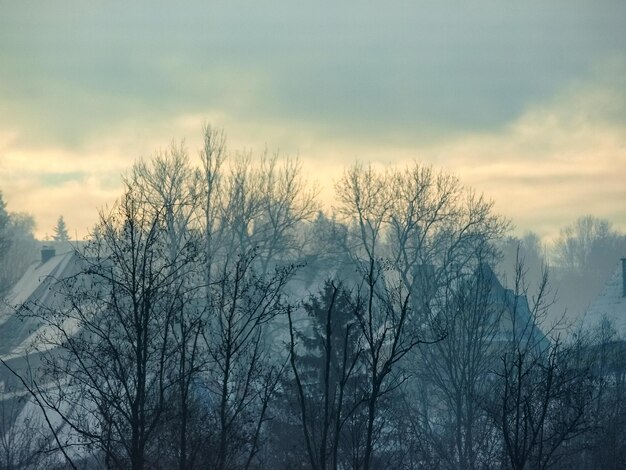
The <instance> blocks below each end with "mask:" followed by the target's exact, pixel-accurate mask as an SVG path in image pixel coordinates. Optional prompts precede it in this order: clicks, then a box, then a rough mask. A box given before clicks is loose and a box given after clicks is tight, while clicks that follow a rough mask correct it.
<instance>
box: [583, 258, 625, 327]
mask: <svg viewBox="0 0 626 470" xmlns="http://www.w3.org/2000/svg"><path fill="white" fill-rule="evenodd" d="M623 282H624V279H623V268H622V264H621V262H620V263H619V264H618V265H617V267H616V269H615V272H614V273H613V275H612V276H611V277H610V278H609V280H608V282H607V283H606V284H605V286H604V288H603V289H602V292H600V295H598V297H596V298H595V300H594V301H593V302H591V304H590V305H589V308H588V309H587V312H586V313H585V315H584V316H583V326H584V327H585V328H594V327H596V326H598V325H599V324H600V322H601V321H602V320H603V319H604V318H606V319H608V320H609V321H611V323H612V324H613V327H614V328H615V329H616V330H617V333H618V334H619V335H620V336H625V335H626V297H624V295H623V294H624V292H623Z"/></svg>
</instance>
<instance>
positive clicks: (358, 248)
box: [336, 164, 506, 469]
mask: <svg viewBox="0 0 626 470" xmlns="http://www.w3.org/2000/svg"><path fill="white" fill-rule="evenodd" d="M336 189H337V197H338V199H339V202H340V205H339V212H340V214H341V215H343V216H344V217H345V219H346V221H347V222H348V223H349V224H351V225H352V227H353V229H352V231H351V234H350V236H349V237H348V239H347V245H348V246H347V247H346V248H347V250H348V252H349V253H350V254H351V255H352V257H353V260H354V262H355V264H356V266H357V268H358V270H359V272H360V273H361V282H360V286H359V295H361V296H362V298H363V299H364V304H365V307H364V309H363V311H362V312H363V313H362V314H360V315H359V316H358V317H357V320H358V322H357V323H358V327H359V329H360V332H361V334H362V337H363V341H364V343H365V355H366V357H367V368H368V374H369V380H370V384H369V391H368V431H367V439H366V450H365V456H364V463H363V466H364V468H366V469H367V468H370V466H371V465H372V454H373V445H374V430H375V427H376V426H375V423H376V420H377V417H378V414H379V410H378V405H379V401H380V400H381V397H383V396H384V395H385V394H387V393H389V392H391V391H392V390H394V389H395V388H397V387H398V386H399V385H401V384H402V383H403V382H404V381H405V380H406V375H405V374H403V373H402V368H401V367H399V366H400V361H401V360H402V359H403V358H404V356H405V355H406V354H408V353H409V352H411V351H412V350H413V349H414V348H415V346H417V345H418V344H421V343H427V342H436V341H439V340H441V339H442V338H443V337H444V336H445V318H444V317H442V308H441V307H442V305H444V303H443V302H442V299H445V296H446V293H447V291H448V289H449V286H450V285H451V284H450V283H451V282H452V280H453V279H454V277H455V276H457V275H458V273H460V272H463V270H467V269H471V268H472V266H473V264H472V263H473V262H475V260H476V253H477V252H482V253H486V252H487V250H488V249H490V244H491V243H492V242H493V240H495V239H496V238H497V237H499V236H500V235H501V233H502V232H503V230H504V229H505V228H506V223H505V222H504V221H502V220H501V219H500V218H499V217H497V216H494V215H493V214H492V212H491V208H492V205H491V203H489V202H487V201H485V200H484V199H483V198H482V197H477V196H476V195H474V194H473V193H471V192H467V191H465V190H464V189H463V188H462V187H461V186H460V185H459V183H458V180H456V179H455V178H453V177H451V176H448V175H446V174H444V173H436V172H434V171H433V170H432V169H431V168H429V167H422V166H420V165H417V164H415V165H414V166H412V167H408V168H406V169H389V170H387V171H386V172H376V171H375V170H374V169H373V168H372V167H371V166H369V167H363V166H362V165H359V164H357V165H355V166H353V167H352V168H350V169H349V170H347V171H346V173H345V175H344V177H343V178H342V179H341V180H340V181H339V183H338V184H337V187H336Z"/></svg>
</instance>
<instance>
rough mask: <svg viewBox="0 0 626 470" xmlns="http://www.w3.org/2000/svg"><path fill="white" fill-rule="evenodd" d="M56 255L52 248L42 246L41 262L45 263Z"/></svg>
mask: <svg viewBox="0 0 626 470" xmlns="http://www.w3.org/2000/svg"><path fill="white" fill-rule="evenodd" d="M54 255H56V250H55V249H54V247H53V246H48V245H44V246H42V247H41V262H42V263H45V262H46V261H48V260H49V259H50V258H52V257H54Z"/></svg>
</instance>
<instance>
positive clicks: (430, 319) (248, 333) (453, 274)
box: [0, 127, 626, 470]
mask: <svg viewBox="0 0 626 470" xmlns="http://www.w3.org/2000/svg"><path fill="white" fill-rule="evenodd" d="M203 137H204V142H203V148H202V149H201V151H200V152H199V155H198V158H197V160H196V163H195V164H194V163H193V161H192V159H191V158H190V157H189V155H188V152H187V150H186V148H185V147H184V146H183V145H182V144H181V145H172V146H171V147H170V148H169V149H167V150H165V151H162V152H159V153H157V154H155V155H154V156H153V157H152V158H151V159H149V160H145V161H144V160H142V161H139V162H138V163H136V164H135V166H134V167H133V169H132V170H131V171H130V172H129V173H128V174H127V175H126V176H125V177H124V192H123V194H122V196H121V197H120V199H119V200H118V201H117V202H116V203H115V205H113V206H112V208H110V209H107V210H102V211H101V212H100V217H99V223H98V224H97V225H96V227H95V228H94V229H93V232H92V234H91V236H90V239H89V241H88V243H87V244H86V246H85V247H83V248H80V249H78V250H77V251H76V253H75V262H76V265H77V271H76V274H75V275H72V276H71V277H65V278H62V279H57V280H56V282H55V284H54V290H55V292H56V293H57V295H58V296H59V298H61V299H63V300H62V302H63V304H62V306H58V305H55V306H54V307H51V306H50V305H45V304H36V303H32V304H27V305H25V306H24V307H23V308H22V309H21V310H20V311H19V312H18V314H19V315H22V316H24V317H30V318H36V319H38V320H39V321H40V323H41V324H42V325H44V326H45V328H43V329H42V330H40V333H39V336H38V338H37V341H36V343H35V344H34V345H33V350H32V354H31V356H32V357H36V360H37V366H36V367H35V366H33V367H31V368H30V369H29V370H28V372H27V373H20V372H18V371H14V372H15V373H16V374H18V375H19V376H20V380H21V384H22V385H23V387H24V389H25V391H26V393H25V396H29V397H30V398H31V399H32V401H33V403H34V408H35V409H38V410H39V414H37V413H35V412H34V411H33V414H32V418H30V419H29V420H28V421H24V422H22V423H21V426H22V429H24V427H26V428H28V426H36V427H37V429H38V432H39V433H41V434H42V435H43V436H44V438H43V439H41V440H32V439H26V438H23V437H20V436H22V435H18V437H17V438H15V439H14V441H12V445H10V446H5V454H4V455H5V456H4V457H2V459H4V460H0V461H1V462H7V463H6V464H5V467H6V468H9V462H16V461H19V462H22V467H25V468H26V467H27V468H43V467H48V468H51V467H52V468H131V469H144V468H151V469H158V468H163V469H170V468H179V469H194V468H211V469H220V470H222V469H244V468H245V469H247V468H271V469H281V468H284V469H293V468H310V469H316V470H317V469H320V470H321V469H324V470H325V469H367V470H369V469H377V468H398V469H414V468H458V469H478V468H514V469H525V468H526V469H530V468H532V469H535V468H538V469H547V468H574V467H578V468H597V467H601V468H619V467H620V465H622V464H624V462H626V460H625V459H626V438H624V437H623V436H624V432H623V431H624V430H625V429H624V427H625V426H626V420H625V419H624V416H626V414H624V411H623V410H622V408H623V407H624V403H626V402H624V399H623V394H624V387H623V382H624V380H623V378H624V372H623V367H622V364H623V361H622V360H621V359H622V358H621V355H620V354H621V352H622V350H623V347H622V343H621V342H620V341H618V339H619V338H618V337H617V336H616V334H615V332H614V331H612V330H611V327H610V325H602V327H601V328H600V329H599V330H598V331H597V332H593V334H591V333H589V334H586V335H582V334H581V335H576V336H574V335H570V336H567V337H565V336H560V335H559V334H558V330H557V329H555V328H554V327H552V326H547V325H548V324H547V323H546V322H545V319H546V318H547V317H548V313H549V311H550V309H551V308H553V305H554V299H553V297H552V296H551V291H550V285H549V282H548V280H549V279H548V271H547V270H546V269H545V266H542V264H543V263H542V260H541V251H540V249H539V242H538V239H537V238H536V237H534V236H532V235H530V236H528V237H526V238H525V239H524V240H522V241H521V242H520V241H517V240H513V239H510V238H506V234H507V232H508V230H509V224H508V222H507V221H506V220H505V219H503V218H502V217H500V216H498V215H497V214H495V213H494V212H493V207H492V203H491V202H490V201H488V200H486V199H484V198H483V197H482V196H480V195H477V194H476V193H474V192H473V191H471V190H468V189H467V188H464V187H463V186H462V185H461V184H460V182H459V180H458V179H457V178H455V177H453V176H451V175H449V174H447V173H445V172H442V171H437V170H435V169H434V168H432V167H430V166H424V165H420V164H417V163H414V164H411V165H408V166H406V167H401V168H395V167H394V168H388V169H386V170H383V171H379V170H376V169H375V168H373V167H372V166H367V165H363V164H358V163H357V164H355V165H353V166H352V167H349V168H347V169H346V170H345V172H344V174H343V176H342V178H341V179H340V180H339V181H338V182H337V183H336V186H335V191H336V201H337V206H336V207H335V209H334V212H333V213H328V212H324V211H320V208H319V206H318V203H317V200H316V192H315V190H314V189H312V187H311V186H310V185H309V184H308V182H307V181H306V180H305V178H304V177H303V175H302V172H301V170H300V166H299V164H298V162H297V160H291V159H285V158H280V157H279V156H278V155H269V154H264V155H262V156H260V157H259V158H252V157H251V156H250V155H247V154H244V155H241V154H236V155H233V154H232V153H231V152H230V151H229V150H228V149H227V147H226V139H225V136H224V134H223V133H222V132H220V131H217V130H215V129H212V128H210V127H206V128H205V129H204V133H203ZM0 215H1V213H0ZM61 220H62V219H60V221H59V224H57V225H58V227H57V228H59V230H58V231H60V232H62V231H63V230H61V227H60V225H61V224H60V222H61ZM1 223H2V222H1V219H0V224H1ZM63 225H64V224H63ZM0 228H1V225H0ZM607 230H608V229H607ZM605 232H606V230H605V231H604V232H602V233H605ZM593 233H595V232H593ZM606 233H612V232H610V230H609V231H608V232H606ZM568 234H569V232H564V235H563V236H564V237H567V236H570V235H568ZM571 236H572V237H574V238H576V236H577V235H575V234H573V235H571ZM563 246H568V247H570V246H571V247H573V246H577V245H576V243H569V242H567V241H564V242H563ZM591 246H593V243H592V244H591ZM564 250H565V251H564V252H563V255H562V256H563V257H564V258H563V259H566V258H567V257H569V253H570V251H572V250H574V248H571V250H570V248H567V249H565V248H564ZM568 250H569V251H568ZM581 250H582V251H585V250H587V251H588V256H592V255H590V254H589V253H591V252H592V251H593V248H585V249H582V248H580V249H579V248H576V249H575V250H574V251H576V253H578V251H581ZM566 253H567V254H566ZM567 259H569V258H567ZM572 259H573V260H574V259H575V260H577V261H576V262H579V260H580V258H579V255H576V256H573V257H572ZM498 263H500V264H498ZM502 263H504V264H502ZM496 266H504V267H507V268H508V267H509V266H511V267H510V269H509V275H510V276H509V278H508V279H509V282H508V289H505V288H502V286H500V284H499V282H498V280H497V278H496V276H495V274H494V271H493V270H495V269H496ZM535 268H537V269H538V270H539V273H540V274H539V275H537V276H536V279H534V280H533V279H531V278H530V277H529V276H530V274H529V273H530V272H531V271H532V270H534V269H535ZM492 269H493V270H492ZM530 281H533V282H530ZM529 284H531V285H529ZM529 293H532V295H529ZM527 299H530V305H529V303H528V301H527ZM2 362H3V363H5V366H7V367H8V364H7V363H6V362H5V361H4V360H3V361H2ZM5 402H6V400H5V401H3V403H5ZM42 412H43V413H42ZM36 416H39V417H38V418H37V417H36ZM42 416H43V417H42ZM18 424H19V423H18ZM11 429H14V428H7V429H6V430H5V433H8V432H10V430H11ZM42 429H43V430H47V431H45V432H44V431H42ZM20 459H21V460H20Z"/></svg>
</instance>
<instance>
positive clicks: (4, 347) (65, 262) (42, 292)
mask: <svg viewBox="0 0 626 470" xmlns="http://www.w3.org/2000/svg"><path fill="white" fill-rule="evenodd" d="M75 272H76V260H75V256H74V253H73V252H68V253H64V254H60V255H57V256H53V257H52V258H51V259H49V260H48V261H46V262H45V263H42V262H41V261H37V262H35V263H33V264H32V265H31V266H30V267H29V268H28V269H27V271H26V273H24V275H23V276H22V278H21V279H20V280H19V281H18V282H17V284H16V285H15V286H14V287H13V288H12V289H11V292H10V293H9V295H8V296H7V300H6V305H4V306H3V307H2V308H0V357H2V358H3V359H6V358H10V357H14V356H16V355H21V354H23V353H24V352H25V351H26V349H27V347H28V344H29V338H32V337H33V336H34V335H35V334H36V332H37V330H38V329H39V328H40V326H41V322H40V321H39V320H37V319H35V318H31V317H22V316H18V315H16V312H17V311H18V310H19V309H20V308H22V307H23V306H24V305H45V306H47V307H54V306H55V304H57V303H58V302H60V299H58V298H56V290H55V289H54V284H55V282H56V280H58V279H63V278H65V277H68V276H70V275H72V274H74V273H75Z"/></svg>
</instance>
